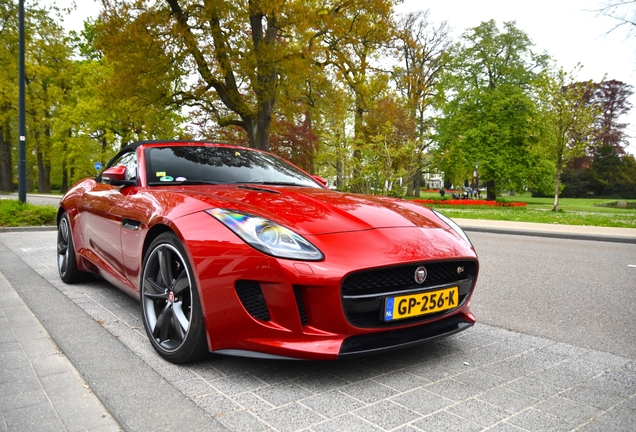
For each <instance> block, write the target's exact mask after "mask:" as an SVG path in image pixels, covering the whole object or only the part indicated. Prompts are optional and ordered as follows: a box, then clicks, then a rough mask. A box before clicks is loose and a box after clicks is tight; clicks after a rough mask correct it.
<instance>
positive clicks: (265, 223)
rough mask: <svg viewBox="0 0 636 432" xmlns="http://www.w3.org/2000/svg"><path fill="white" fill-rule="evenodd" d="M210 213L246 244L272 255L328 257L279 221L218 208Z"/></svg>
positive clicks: (280, 256) (293, 257)
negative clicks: (278, 222)
mask: <svg viewBox="0 0 636 432" xmlns="http://www.w3.org/2000/svg"><path fill="white" fill-rule="evenodd" d="M206 212H207V213H208V214H209V215H211V216H213V217H214V218H216V219H217V220H218V221H219V222H221V223H222V224H223V225H225V226H226V227H228V228H229V229H231V230H232V231H234V233H235V234H236V235H237V236H239V237H240V238H241V239H243V241H245V243H247V244H249V245H250V246H252V247H253V248H254V249H258V250H259V251H261V252H263V253H266V254H268V255H272V256H275V257H278V258H290V259H296V260H304V261H320V260H321V259H323V258H324V255H323V254H322V252H320V251H319V250H318V248H316V247H315V246H314V245H312V244H311V243H309V242H308V241H307V240H305V239H304V238H302V237H301V236H300V235H298V234H296V233H295V232H293V231H292V230H289V229H287V228H285V227H283V226H280V225H279V224H277V223H276V222H272V221H270V220H267V219H265V218H262V217H260V216H255V215H251V214H248V213H242V212H238V211H234V210H226V209H219V208H215V209H210V210H206Z"/></svg>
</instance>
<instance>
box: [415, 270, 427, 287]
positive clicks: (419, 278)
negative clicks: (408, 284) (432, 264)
mask: <svg viewBox="0 0 636 432" xmlns="http://www.w3.org/2000/svg"><path fill="white" fill-rule="evenodd" d="M427 275H428V273H427V272H426V267H422V266H420V267H418V268H416V269H415V282H417V283H418V284H421V283H423V282H424V281H425V280H426V276H427Z"/></svg>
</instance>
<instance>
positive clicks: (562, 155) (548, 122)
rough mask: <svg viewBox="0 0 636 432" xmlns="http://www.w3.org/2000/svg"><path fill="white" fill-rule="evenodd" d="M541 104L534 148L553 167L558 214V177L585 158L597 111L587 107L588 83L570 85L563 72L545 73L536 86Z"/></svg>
mask: <svg viewBox="0 0 636 432" xmlns="http://www.w3.org/2000/svg"><path fill="white" fill-rule="evenodd" d="M536 88H537V92H538V93H539V98H540V100H541V110H542V114H543V115H542V118H541V129H542V134H541V135H542V136H541V138H542V139H541V140H540V143H539V144H538V146H537V147H539V148H541V149H543V150H545V154H546V156H547V157H548V159H549V160H550V161H551V162H552V163H553V165H554V168H555V170H554V172H555V181H554V205H553V210H554V211H558V210H559V193H560V191H561V173H562V172H563V169H564V168H565V167H566V166H567V165H568V164H569V163H570V162H572V161H573V160H574V159H575V158H577V157H580V156H582V155H583V154H585V149H586V148H587V147H589V145H590V142H591V141H592V140H593V134H594V122H595V119H596V117H597V115H598V108H597V107H596V106H595V105H593V104H590V103H589V102H588V101H589V99H590V94H591V93H593V89H594V87H593V85H592V83H591V82H573V77H572V74H568V73H566V72H565V71H563V69H559V70H558V71H557V72H556V73H553V74H550V73H545V74H543V76H542V80H541V82H539V83H538V85H537V86H536Z"/></svg>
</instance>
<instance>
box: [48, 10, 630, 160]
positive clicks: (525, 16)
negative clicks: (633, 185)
mask: <svg viewBox="0 0 636 432" xmlns="http://www.w3.org/2000/svg"><path fill="white" fill-rule="evenodd" d="M40 3H41V4H56V5H57V6H58V7H68V6H71V5H72V4H73V3H77V9H76V10H75V11H73V12H72V13H71V14H70V15H69V16H68V17H67V19H66V20H65V22H64V26H65V27H66V28H67V29H69V30H81V29H82V23H83V22H84V20H85V19H86V18H88V17H91V16H93V17H95V16H97V13H98V11H99V9H100V7H101V6H100V5H101V2H98V1H95V0H77V1H76V2H74V1H73V0H40ZM601 5H602V0H525V1H520V0H443V1H430V0H404V1H403V3H402V4H401V5H399V6H398V7H397V12H398V13H400V12H402V13H403V12H409V11H418V10H423V9H429V10H430V19H431V21H433V22H441V21H448V23H449V24H450V26H451V27H452V28H453V29H454V31H453V36H454V39H455V40H458V39H459V37H460V36H461V34H462V33H463V32H464V31H465V30H466V29H469V28H473V27H476V26H478V25H479V24H480V23H481V22H482V21H488V20H490V19H494V20H495V21H496V22H497V23H498V24H501V23H503V22H504V21H515V22H516V24H517V28H518V29H520V30H522V31H524V32H525V33H526V34H528V36H529V37H530V39H532V41H533V42H534V43H535V47H536V50H537V51H540V52H543V51H545V52H547V53H548V54H549V55H550V56H552V57H553V58H554V60H555V62H556V64H557V65H558V66H561V67H563V69H564V70H565V71H572V70H574V68H575V67H576V65H577V64H579V63H580V64H581V65H582V66H583V68H582V69H581V70H580V71H579V73H578V74H577V79H579V80H580V81H587V80H590V79H591V80H593V81H597V82H598V81H600V80H602V79H603V78H605V79H615V80H619V81H623V82H624V83H627V84H630V85H632V86H634V90H636V35H635V36H632V37H628V34H627V31H625V30H624V29H618V30H615V31H613V32H610V33H609V34H608V32H609V31H610V30H611V29H612V28H613V27H614V26H615V24H616V21H614V20H612V19H610V18H607V17H602V16H598V14H597V13H596V12H594V11H595V10H597V9H599V7H600V6H601ZM630 102H631V103H632V105H633V108H632V110H631V112H630V114H629V115H628V116H625V117H623V118H621V119H620V121H621V122H623V123H629V126H628V127H627V129H626V132H627V134H628V135H630V137H631V139H630V146H629V147H628V148H627V150H628V152H629V153H631V154H633V155H636V95H632V97H631V99H630Z"/></svg>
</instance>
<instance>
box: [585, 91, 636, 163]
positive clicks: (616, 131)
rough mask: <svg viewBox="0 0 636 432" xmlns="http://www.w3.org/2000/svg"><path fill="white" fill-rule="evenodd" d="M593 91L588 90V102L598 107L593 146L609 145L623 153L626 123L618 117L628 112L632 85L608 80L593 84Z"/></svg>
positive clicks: (592, 151) (625, 143)
mask: <svg viewBox="0 0 636 432" xmlns="http://www.w3.org/2000/svg"><path fill="white" fill-rule="evenodd" d="M594 87H595V88H594V91H593V92H588V93H587V94H588V98H589V99H590V100H589V102H588V103H592V104H595V105H597V106H598V107H599V112H598V117H597V119H596V134H595V135H596V137H595V140H594V146H593V147H592V148H591V154H593V153H594V148H595V147H598V146H607V145H611V146H613V147H614V148H616V150H617V151H618V153H620V154H624V153H625V151H624V149H623V148H624V147H625V146H626V145H627V144H628V141H627V138H628V136H627V134H626V133H625V128H626V127H627V124H626V123H620V122H619V119H620V118H621V117H623V116H624V115H625V114H627V113H629V111H630V110H631V108H632V104H631V103H630V102H629V97H630V96H631V95H632V94H634V91H633V87H632V86H631V85H629V84H625V83H624V82H622V81H617V80H608V81H603V82H601V83H598V84H595V85H594Z"/></svg>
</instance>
